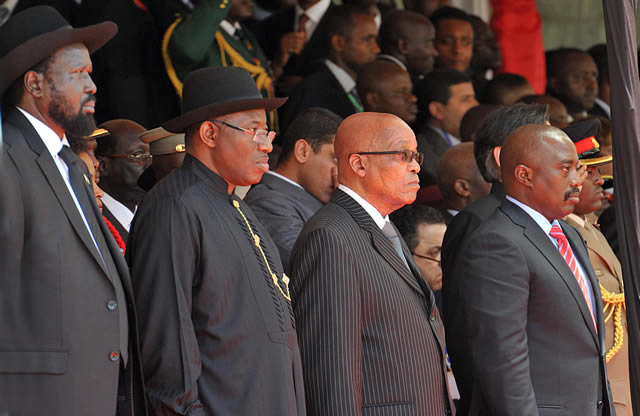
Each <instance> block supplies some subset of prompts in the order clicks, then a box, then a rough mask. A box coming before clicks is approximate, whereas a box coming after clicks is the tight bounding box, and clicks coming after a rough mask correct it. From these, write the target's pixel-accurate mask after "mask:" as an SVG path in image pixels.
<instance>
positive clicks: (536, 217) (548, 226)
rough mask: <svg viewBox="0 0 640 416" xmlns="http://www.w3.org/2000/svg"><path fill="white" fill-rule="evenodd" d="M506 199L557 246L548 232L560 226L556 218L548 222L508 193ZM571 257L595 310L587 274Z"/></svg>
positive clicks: (578, 261) (576, 257) (578, 262)
mask: <svg viewBox="0 0 640 416" xmlns="http://www.w3.org/2000/svg"><path fill="white" fill-rule="evenodd" d="M507 199H508V200H509V201H511V202H513V203H514V204H516V205H517V206H519V207H520V208H522V210H523V211H524V212H526V213H527V214H529V216H530V217H531V218H533V220H534V221H535V223H536V224H538V226H540V228H541V229H542V231H543V232H544V233H545V234H546V235H547V237H549V240H551V242H552V243H553V245H554V246H556V248H558V241H557V240H556V239H555V238H553V237H551V234H549V233H550V232H551V227H552V226H554V225H557V226H558V227H560V223H559V222H558V220H553V222H549V220H547V219H546V218H545V217H544V215H542V214H541V213H539V212H538V211H536V210H535V209H533V208H531V207H529V206H527V205H525V204H523V203H522V202H520V201H518V200H517V199H515V198H512V197H511V196H509V195H507ZM560 228H562V227H560ZM571 250H572V251H573V247H572V248H571ZM573 257H574V258H575V259H576V264H577V265H578V269H580V273H582V277H583V278H584V280H585V283H587V284H586V285H585V287H586V288H587V295H588V297H589V303H591V309H592V310H593V311H595V310H596V303H595V301H594V298H593V288H592V287H591V285H590V284H589V279H588V277H587V274H586V273H585V271H584V268H583V267H582V264H580V260H578V256H576V255H575V254H574V255H573Z"/></svg>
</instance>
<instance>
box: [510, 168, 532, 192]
mask: <svg viewBox="0 0 640 416" xmlns="http://www.w3.org/2000/svg"><path fill="white" fill-rule="evenodd" d="M513 176H514V177H515V178H516V181H518V182H519V183H520V184H522V185H524V186H525V187H527V188H531V187H532V184H531V181H532V179H533V169H531V168H530V167H528V166H526V165H518V166H516V167H515V169H514V170H513Z"/></svg>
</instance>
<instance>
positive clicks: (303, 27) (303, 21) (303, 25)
mask: <svg viewBox="0 0 640 416" xmlns="http://www.w3.org/2000/svg"><path fill="white" fill-rule="evenodd" d="M308 21H309V16H307V15H306V14H305V13H302V14H301V15H300V17H299V18H298V32H300V33H304V41H305V43H306V42H307V22H308Z"/></svg>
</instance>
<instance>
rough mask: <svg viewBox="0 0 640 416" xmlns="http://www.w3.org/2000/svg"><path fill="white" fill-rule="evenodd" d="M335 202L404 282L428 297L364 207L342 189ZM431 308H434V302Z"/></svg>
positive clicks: (335, 197) (338, 190) (337, 192)
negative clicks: (347, 213) (366, 234)
mask: <svg viewBox="0 0 640 416" xmlns="http://www.w3.org/2000/svg"><path fill="white" fill-rule="evenodd" d="M333 201H334V202H335V203H337V204H338V205H340V206H342V207H343V208H344V209H345V210H347V212H349V214H351V216H352V217H353V219H354V220H355V221H356V222H357V223H358V225H359V226H360V228H362V229H363V230H365V231H367V232H368V233H369V234H370V235H371V242H372V243H373V247H374V248H375V250H376V251H377V252H378V253H379V254H380V256H381V257H382V258H383V259H384V261H386V262H387V263H388V264H389V265H390V266H391V267H392V268H393V269H394V270H395V271H396V272H397V273H398V275H400V277H401V278H402V280H404V281H405V283H407V284H408V285H409V287H411V288H412V289H413V290H415V291H416V292H418V293H420V295H422V296H426V294H427V293H429V292H425V291H423V290H422V288H421V287H420V285H419V284H418V280H417V279H416V277H415V276H413V274H412V272H411V271H410V270H409V269H407V266H406V265H405V264H404V262H403V261H402V259H401V258H400V257H399V256H398V253H396V250H395V249H394V248H393V244H392V243H391V241H389V239H388V238H387V237H386V236H385V235H384V234H383V233H382V230H380V228H378V225H377V224H376V223H375V221H373V218H371V216H370V215H369V214H368V213H367V212H366V211H365V210H364V208H362V206H360V204H358V202H357V201H355V200H354V199H353V198H351V197H350V196H349V195H347V194H346V193H344V192H342V191H341V190H340V189H336V191H335V194H334V196H333ZM403 251H404V252H405V256H406V250H404V248H403ZM407 262H409V259H407ZM429 306H430V307H431V306H433V302H432V303H431V304H430V305H429Z"/></svg>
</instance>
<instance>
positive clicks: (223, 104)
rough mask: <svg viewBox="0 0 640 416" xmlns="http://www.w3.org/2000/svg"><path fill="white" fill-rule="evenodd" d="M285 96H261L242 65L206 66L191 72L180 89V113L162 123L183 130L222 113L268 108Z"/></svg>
mask: <svg viewBox="0 0 640 416" xmlns="http://www.w3.org/2000/svg"><path fill="white" fill-rule="evenodd" d="M285 101H287V98H264V97H262V94H260V90H258V87H257V86H256V83H255V81H254V80H253V78H251V75H249V72H247V70H246V69H244V68H237V67H209V68H203V69H198V70H196V71H193V72H190V73H189V75H187V77H186V78H185V81H184V88H183V90H182V114H181V115H180V116H178V117H176V118H174V119H173V120H169V121H167V122H166V123H164V124H162V127H163V128H164V129H165V130H167V131H169V132H172V133H184V132H186V131H187V130H188V129H189V127H191V126H193V125H194V124H197V123H201V122H203V121H205V120H209V119H212V118H214V117H218V116H221V115H224V114H231V113H237V112H240V111H247V110H266V111H271V110H275V109H276V108H278V107H280V106H281V105H282V104H284V102H285Z"/></svg>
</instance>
